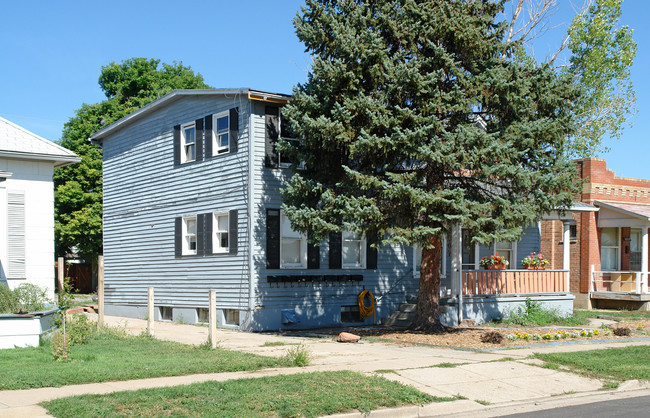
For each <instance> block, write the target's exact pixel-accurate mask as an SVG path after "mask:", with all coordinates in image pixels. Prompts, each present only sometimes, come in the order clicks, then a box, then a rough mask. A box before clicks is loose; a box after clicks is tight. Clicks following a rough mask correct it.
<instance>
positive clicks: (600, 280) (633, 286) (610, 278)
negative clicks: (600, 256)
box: [591, 271, 650, 301]
mask: <svg viewBox="0 0 650 418" xmlns="http://www.w3.org/2000/svg"><path fill="white" fill-rule="evenodd" d="M644 275H645V274H644V273H643V272H640V271H592V273H591V298H592V299H612V300H628V301H648V300H650V292H648V284H647V279H645V278H644Z"/></svg>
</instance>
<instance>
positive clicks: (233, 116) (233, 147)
mask: <svg viewBox="0 0 650 418" xmlns="http://www.w3.org/2000/svg"><path fill="white" fill-rule="evenodd" d="M228 119H229V120H230V135H229V138H228V141H229V143H230V152H237V141H238V140H239V108H238V107H233V108H232V109H230V118H228Z"/></svg>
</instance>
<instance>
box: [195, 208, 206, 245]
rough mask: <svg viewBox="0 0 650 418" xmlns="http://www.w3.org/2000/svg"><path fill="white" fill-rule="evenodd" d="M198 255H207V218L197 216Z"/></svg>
mask: <svg viewBox="0 0 650 418" xmlns="http://www.w3.org/2000/svg"><path fill="white" fill-rule="evenodd" d="M196 255H205V217H204V216H203V215H197V216H196Z"/></svg>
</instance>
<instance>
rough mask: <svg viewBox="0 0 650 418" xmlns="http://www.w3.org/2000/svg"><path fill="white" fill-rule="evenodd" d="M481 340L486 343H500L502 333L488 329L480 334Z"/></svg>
mask: <svg viewBox="0 0 650 418" xmlns="http://www.w3.org/2000/svg"><path fill="white" fill-rule="evenodd" d="M481 342H484V343H488V344H501V343H502V342H503V335H502V334H501V333H500V332H498V331H488V332H486V333H484V334H482V335H481Z"/></svg>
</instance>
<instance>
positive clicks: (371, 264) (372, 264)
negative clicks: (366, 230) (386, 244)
mask: <svg viewBox="0 0 650 418" xmlns="http://www.w3.org/2000/svg"><path fill="white" fill-rule="evenodd" d="M371 244H373V242H372V241H370V240H367V241H366V268H367V269H369V270H374V269H376V268H377V249H376V248H372V247H371V246H370V245H371Z"/></svg>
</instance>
